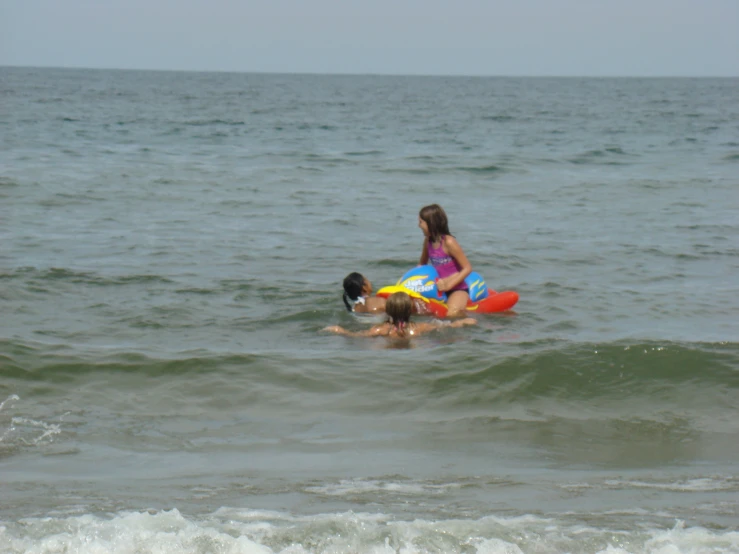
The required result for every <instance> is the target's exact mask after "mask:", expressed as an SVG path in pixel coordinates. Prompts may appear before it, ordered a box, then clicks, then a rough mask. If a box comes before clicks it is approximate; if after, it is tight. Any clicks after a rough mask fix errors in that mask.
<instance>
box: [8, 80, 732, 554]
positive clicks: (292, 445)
mask: <svg viewBox="0 0 739 554" xmlns="http://www.w3.org/2000/svg"><path fill="white" fill-rule="evenodd" d="M737 85H739V81H737V80H736V79H575V78H562V79H555V78H541V79H537V78H462V77H455V78H442V77H382V76H320V75H259V74H218V73H211V74H206V73H176V72H133V71H101V70H94V71H93V70H55V69H31V68H0V95H1V98H2V101H1V102H2V106H3V108H2V110H0V244H2V246H0V307H1V308H2V314H3V317H2V322H1V323H0V499H1V500H0V551H2V552H198V553H200V552H289V553H297V552H326V553H328V552H404V553H405V552H465V553H468V552H469V553H473V552H480V553H483V552H484V553H488V552H491V553H492V552H495V553H497V552H565V551H566V552H737V551H739V534H737V533H738V531H737V526H736V522H737V521H739V503H738V502H737V498H739V496H737V492H739V478H737V460H738V459H739V447H738V446H737V444H739V441H738V440H737V438H739V436H738V435H739V426H738V424H737V423H736V422H737V421H739V419H738V418H737V416H738V415H739V343H737V339H736V337H737V329H738V327H737V323H736V322H737V316H736V314H737V313H739V301H738V300H737V298H739V294H737V293H738V292H739V280H737V277H736V276H737V274H738V270H739V250H738V248H737V245H739V241H738V240H737V239H738V238H739V232H738V231H739V219H738V218H737V215H736V214H737V209H738V208H739V195H737V190H738V186H739V138H738V137H739V96H737V94H736V91H737ZM432 202H437V203H439V204H441V205H442V206H444V208H445V210H446V211H447V213H448V215H449V219H450V228H451V231H452V233H454V234H455V236H456V237H457V239H458V240H459V242H460V244H462V246H463V247H464V249H465V251H466V253H467V255H468V257H469V259H470V261H471V262H472V264H473V267H474V269H475V270H476V271H478V272H479V273H480V274H482V275H483V276H484V277H485V279H486V281H487V283H488V285H489V286H491V287H493V288H495V289H497V290H516V291H517V292H518V293H519V295H520V301H519V303H518V304H517V305H516V306H515V309H514V312H512V313H507V314H492V315H481V316H476V317H477V319H478V325H477V326H475V327H473V328H465V329H449V328H447V329H443V330H441V331H439V332H438V333H435V334H432V335H428V336H424V337H421V338H420V339H418V340H417V341H414V342H413V343H411V344H402V345H398V344H394V343H387V342H384V341H383V340H382V339H376V340H363V339H348V338H345V337H338V336H334V335H328V334H326V333H323V332H321V329H322V328H324V327H326V326H327V325H335V324H340V325H343V326H345V327H348V328H351V329H355V330H359V329H362V328H364V327H366V326H367V325H368V323H367V322H366V321H363V320H361V319H360V318H357V317H355V316H352V315H351V314H349V313H347V312H346V310H345V309H344V307H343V304H342V302H341V281H342V279H343V277H344V276H345V275H346V274H347V273H349V272H351V271H360V272H362V273H363V274H365V275H367V276H368V277H369V278H370V279H371V280H372V281H373V283H374V284H375V286H376V287H379V286H382V285H385V284H392V283H394V282H395V281H396V280H397V279H398V278H399V277H400V275H401V274H402V273H404V272H405V271H406V270H407V269H408V268H410V267H412V266H413V265H415V264H416V263H417V261H418V258H419V255H420V251H421V243H422V235H421V233H420V231H419V230H418V228H417V226H416V221H417V213H418V210H419V208H420V207H421V206H423V205H425V204H428V203H432Z"/></svg>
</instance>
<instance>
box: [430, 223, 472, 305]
mask: <svg viewBox="0 0 739 554" xmlns="http://www.w3.org/2000/svg"><path fill="white" fill-rule="evenodd" d="M445 238H446V236H445V235H441V242H440V243H439V246H438V247H436V248H434V246H433V245H432V244H431V240H430V239H429V245H428V254H429V263H430V264H431V265H432V266H434V268H435V269H436V271H437V272H438V273H439V279H445V278H446V277H449V276H450V275H454V274H455V273H459V272H460V271H462V268H461V267H460V265H459V264H458V263H457V260H455V259H454V258H452V257H451V256H450V255H449V254H447V253H446V252H444V239H445ZM455 290H464V291H466V290H469V287H468V286H467V283H465V282H464V281H462V282H461V283H459V284H458V285H456V286H455V287H454V288H453V289H451V290H448V291H446V292H447V294H449V293H450V292H454V291H455Z"/></svg>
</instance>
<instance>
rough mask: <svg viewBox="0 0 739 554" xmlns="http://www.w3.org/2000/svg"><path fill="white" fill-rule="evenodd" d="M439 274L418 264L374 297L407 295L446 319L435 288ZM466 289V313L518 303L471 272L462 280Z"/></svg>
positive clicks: (441, 297)
mask: <svg viewBox="0 0 739 554" xmlns="http://www.w3.org/2000/svg"><path fill="white" fill-rule="evenodd" d="M438 279H439V274H438V273H437V272H436V269H434V267H433V266H430V265H421V266H418V267H414V268H413V269H411V270H410V271H408V272H407V273H406V274H405V275H403V276H402V277H401V278H400V280H399V281H398V282H397V284H395V285H392V286H389V287H383V288H381V289H380V290H378V291H377V296H382V297H383V298H387V297H388V296H390V295H391V294H393V293H396V292H405V293H408V294H409V295H410V296H411V297H412V298H419V299H421V300H423V301H424V302H425V303H426V305H427V306H426V307H427V308H428V310H429V312H431V313H432V314H433V315H435V316H436V317H446V314H447V311H448V308H447V305H446V293H444V292H441V291H440V290H439V289H438V287H437V286H436V281H437V280H438ZM464 281H465V283H466V284H467V287H468V288H469V292H470V300H469V302H468V303H467V308H466V309H467V311H469V312H476V313H481V314H487V313H494V312H504V311H506V310H510V309H511V308H512V307H513V306H514V305H515V304H516V302H518V293H517V292H515V291H512V290H509V291H505V292H496V291H494V290H492V289H489V288H488V287H487V286H486V285H485V280H484V279H483V278H482V277H481V276H480V274H478V273H476V272H474V271H473V272H472V273H470V274H469V276H467V278H466V279H465V280H464Z"/></svg>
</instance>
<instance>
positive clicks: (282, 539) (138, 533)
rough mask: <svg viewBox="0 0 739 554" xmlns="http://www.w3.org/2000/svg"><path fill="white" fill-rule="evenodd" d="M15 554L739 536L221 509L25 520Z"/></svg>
mask: <svg viewBox="0 0 739 554" xmlns="http://www.w3.org/2000/svg"><path fill="white" fill-rule="evenodd" d="M0 551H2V552H4V553H8V554H16V553H21V552H22V553H27V554H41V553H51V552H75V553H80V554H87V553H91V554H133V553H157V554H168V553H174V554H201V553H202V554H204V553H213V552H219V553H220V552H223V553H232V554H237V553H243V554H271V553H280V554H308V553H311V554H312V553H322V554H334V553H336V554H338V553H343V552H356V553H369V554H385V553H387V554H389V553H402V554H417V553H418V554H421V553H431V552H440V553H441V552H444V553H446V552H469V553H476V554H524V553H529V552H536V553H555V552H573V553H603V554H630V553H650V554H651V553H653V554H672V553H678V552H696V553H697V552H713V553H722V552H739V533H738V532H735V531H718V530H712V529H706V528H703V527H686V525H685V524H684V523H682V522H678V523H677V524H676V525H675V526H674V527H673V528H671V529H651V530H646V531H644V530H641V529H634V530H633V531H624V530H617V531H616V530H611V529H598V528H594V527H591V526H587V525H584V524H582V523H578V524H573V523H572V522H568V521H565V520H555V519H552V518H540V517H536V516H522V517H515V518H502V517H486V518H482V519H477V520H461V519H457V520H437V521H430V520H413V521H399V520H396V519H395V518H393V517H391V516H383V515H378V514H360V513H354V512H348V513H341V514H322V515H315V516H292V515H289V514H285V513H279V512H268V511H249V510H237V509H232V508H229V509H226V508H224V509H221V510H218V511H217V512H215V513H213V514H211V515H209V516H206V517H202V518H191V517H187V516H185V515H183V514H181V513H180V512H179V511H178V510H176V509H174V510H170V511H159V512H157V511H143V512H123V513H118V514H115V515H112V516H107V517H103V516H96V515H90V514H87V515H82V516H77V517H69V518H51V517H47V518H27V519H24V520H21V521H19V522H16V523H8V522H4V523H2V524H0Z"/></svg>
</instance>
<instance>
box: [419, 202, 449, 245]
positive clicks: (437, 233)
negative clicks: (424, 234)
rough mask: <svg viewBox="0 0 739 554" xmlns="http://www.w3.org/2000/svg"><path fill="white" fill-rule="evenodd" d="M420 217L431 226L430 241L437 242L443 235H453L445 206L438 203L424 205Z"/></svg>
mask: <svg viewBox="0 0 739 554" xmlns="http://www.w3.org/2000/svg"><path fill="white" fill-rule="evenodd" d="M418 217H420V218H421V219H423V220H424V221H425V222H426V225H428V226H429V241H430V242H437V241H438V240H440V239H441V237H442V236H443V235H451V233H450V232H449V221H448V220H447V218H446V212H445V211H444V208H442V207H441V206H439V205H438V204H431V205H429V206H424V207H423V208H421V211H420V212H418Z"/></svg>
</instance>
